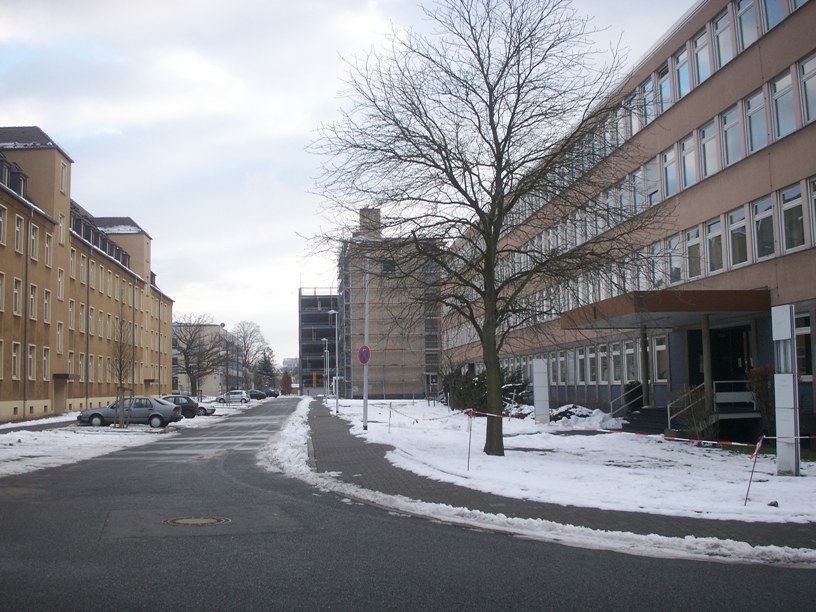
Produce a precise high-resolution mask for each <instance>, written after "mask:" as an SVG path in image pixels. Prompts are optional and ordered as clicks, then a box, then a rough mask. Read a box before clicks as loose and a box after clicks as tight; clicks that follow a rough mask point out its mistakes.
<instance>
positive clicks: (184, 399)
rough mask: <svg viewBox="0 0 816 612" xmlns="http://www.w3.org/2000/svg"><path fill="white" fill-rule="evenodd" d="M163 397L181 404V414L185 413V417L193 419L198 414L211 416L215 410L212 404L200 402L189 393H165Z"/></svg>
mask: <svg viewBox="0 0 816 612" xmlns="http://www.w3.org/2000/svg"><path fill="white" fill-rule="evenodd" d="M162 399H163V400H164V401H166V402H170V403H171V404H175V405H176V406H181V414H183V415H184V418H185V419H192V418H193V417H195V416H196V415H200V416H209V415H211V414H213V413H214V412H215V408H213V407H212V406H205V405H204V404H199V403H198V402H197V401H196V400H195V399H193V398H192V397H190V396H189V395H178V394H173V395H165V396H164V397H163V398H162Z"/></svg>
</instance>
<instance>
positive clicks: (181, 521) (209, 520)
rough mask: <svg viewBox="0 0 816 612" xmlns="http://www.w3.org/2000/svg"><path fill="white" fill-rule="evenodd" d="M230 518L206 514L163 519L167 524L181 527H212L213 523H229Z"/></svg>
mask: <svg viewBox="0 0 816 612" xmlns="http://www.w3.org/2000/svg"><path fill="white" fill-rule="evenodd" d="M229 522H230V520H229V519H228V518H221V517H215V516H205V517H194V516H190V517H184V518H172V519H167V520H164V521H162V523H164V524H165V525H177V526H181V527H210V526H211V525H223V524H224V523H229Z"/></svg>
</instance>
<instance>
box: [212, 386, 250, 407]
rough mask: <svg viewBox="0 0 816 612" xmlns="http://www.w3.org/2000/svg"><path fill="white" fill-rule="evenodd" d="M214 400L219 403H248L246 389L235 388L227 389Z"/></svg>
mask: <svg viewBox="0 0 816 612" xmlns="http://www.w3.org/2000/svg"><path fill="white" fill-rule="evenodd" d="M215 401H216V402H218V403H219V404H224V403H227V404H237V403H238V402H240V403H242V404H247V403H249V395H247V392H246V391H243V390H242V389H236V390H234V391H227V392H226V393H222V394H221V395H219V396H218V397H216V398H215Z"/></svg>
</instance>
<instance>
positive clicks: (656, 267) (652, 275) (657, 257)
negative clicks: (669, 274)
mask: <svg viewBox="0 0 816 612" xmlns="http://www.w3.org/2000/svg"><path fill="white" fill-rule="evenodd" d="M649 250H650V253H649V255H650V257H649V272H648V273H649V283H650V285H651V287H652V289H655V290H660V289H663V288H664V287H665V286H666V274H665V272H664V265H663V261H664V260H663V257H664V253H663V245H662V243H660V242H655V243H654V244H653V245H652V246H651V248H650V249H649Z"/></svg>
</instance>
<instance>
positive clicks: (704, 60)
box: [692, 30, 711, 85]
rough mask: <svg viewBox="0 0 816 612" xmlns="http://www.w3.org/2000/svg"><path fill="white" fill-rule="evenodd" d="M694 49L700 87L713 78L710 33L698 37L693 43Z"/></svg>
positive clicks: (696, 73) (696, 76)
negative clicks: (709, 78)
mask: <svg viewBox="0 0 816 612" xmlns="http://www.w3.org/2000/svg"><path fill="white" fill-rule="evenodd" d="M692 46H693V47H694V73H695V75H694V76H695V79H696V83H697V84H698V85H699V84H700V83H702V82H703V81H705V80H706V79H707V78H708V77H710V76H711V50H710V46H709V44H708V32H706V31H705V30H704V31H703V32H702V33H700V34H699V35H697V37H696V38H695V39H694V42H693V43H692Z"/></svg>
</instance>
